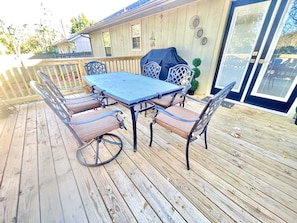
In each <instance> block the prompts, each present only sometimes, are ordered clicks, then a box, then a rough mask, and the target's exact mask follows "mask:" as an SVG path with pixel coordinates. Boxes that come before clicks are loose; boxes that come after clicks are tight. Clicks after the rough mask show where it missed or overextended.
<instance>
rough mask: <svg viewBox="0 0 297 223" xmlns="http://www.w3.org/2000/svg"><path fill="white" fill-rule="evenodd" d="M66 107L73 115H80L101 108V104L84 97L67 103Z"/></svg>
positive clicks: (92, 98)
mask: <svg viewBox="0 0 297 223" xmlns="http://www.w3.org/2000/svg"><path fill="white" fill-rule="evenodd" d="M65 106H66V107H67V109H68V110H69V111H70V112H71V113H73V114H74V113H78V112H82V111H86V110H90V109H94V108H98V107H100V103H99V101H98V100H96V99H95V98H94V97H92V96H90V97H84V98H78V99H71V100H67V99H66V101H65Z"/></svg>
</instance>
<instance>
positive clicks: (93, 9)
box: [0, 0, 137, 30]
mask: <svg viewBox="0 0 297 223" xmlns="http://www.w3.org/2000/svg"><path fill="white" fill-rule="evenodd" d="M136 1H137V0H78V1H75V0H71V1H70V0H6V1H5V3H2V4H1V7H0V20H2V21H3V22H4V23H5V25H6V26H9V25H14V26H22V25H23V24H28V26H29V27H33V26H34V24H36V23H39V21H40V18H42V15H43V14H44V12H47V14H48V17H49V18H50V19H51V21H52V23H53V24H54V25H55V26H61V27H62V25H61V24H62V23H63V26H64V28H65V29H67V30H68V29H70V27H69V26H70V19H71V18H72V17H75V18H77V17H78V16H79V15H80V14H81V13H83V14H84V15H85V16H86V17H87V18H88V19H89V20H91V21H95V22H98V21H100V20H102V19H104V18H106V17H107V16H109V15H111V14H113V13H115V12H117V11H119V10H121V9H123V8H124V7H125V6H128V5H130V4H132V3H134V2H136Z"/></svg>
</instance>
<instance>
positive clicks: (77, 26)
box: [70, 14, 95, 34]
mask: <svg viewBox="0 0 297 223" xmlns="http://www.w3.org/2000/svg"><path fill="white" fill-rule="evenodd" d="M70 21H71V25H72V26H71V34H73V33H76V32H78V31H80V30H83V29H84V28H85V27H89V26H91V25H93V24H95V21H90V20H88V19H87V17H86V16H85V15H84V14H80V15H79V16H78V18H75V17H72V18H71V20H70Z"/></svg>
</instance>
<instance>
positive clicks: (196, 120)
mask: <svg viewBox="0 0 297 223" xmlns="http://www.w3.org/2000/svg"><path fill="white" fill-rule="evenodd" d="M234 85H235V82H232V83H230V84H228V85H227V86H226V87H225V88H223V89H222V90H220V91H219V92H218V93H217V94H215V95H214V96H212V97H211V98H210V100H209V101H208V102H204V104H205V106H204V108H203V110H202V111H201V112H200V113H198V112H195V111H192V110H189V109H187V108H184V107H181V106H171V107H168V108H166V109H164V108H163V107H160V106H155V109H156V113H155V115H154V116H153V120H152V122H151V123H150V144H149V146H151V145H152V141H153V124H155V123H157V124H159V125H161V126H163V127H164V128H166V129H168V130H170V131H172V132H174V133H175V134H177V135H179V136H181V137H183V138H184V139H186V140H187V144H186V162H187V169H188V170H189V169H190V163H189V145H190V143H191V142H193V141H194V140H196V139H198V138H200V136H201V135H203V134H204V143H205V148H206V149H207V137H206V133H207V127H208V124H209V122H210V120H211V117H212V116H213V114H214V113H215V111H216V110H217V108H218V107H219V106H220V104H221V103H222V102H223V100H224V99H225V98H226V97H227V95H228V94H229V92H230V91H231V89H232V88H233V87H234ZM186 97H187V98H189V99H190V100H193V101H194V102H195V101H196V102H202V101H200V100H197V99H195V98H192V97H189V96H186Z"/></svg>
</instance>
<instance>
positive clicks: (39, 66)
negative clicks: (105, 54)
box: [0, 56, 141, 104]
mask: <svg viewBox="0 0 297 223" xmlns="http://www.w3.org/2000/svg"><path fill="white" fill-rule="evenodd" d="M140 58H141V57H140V56H135V57H110V58H93V57H92V58H71V59H46V60H36V59H33V60H13V61H7V62H5V64H1V67H0V69H1V70H0V92H1V100H2V101H5V102H7V103H10V104H16V103H21V102H27V101H31V100H36V99H37V98H38V97H37V96H36V95H35V93H34V92H33V91H32V89H31V88H30V85H29V82H30V80H37V81H40V79H39V77H38V75H37V70H40V71H42V72H44V73H46V74H48V75H49V76H50V77H51V79H52V80H53V81H54V83H55V84H57V86H58V87H59V88H61V89H62V88H75V87H78V86H83V85H85V83H84V80H83V76H84V75H86V72H85V69H84V64H85V63H87V62H89V61H92V60H98V61H100V62H102V63H105V64H106V67H107V70H108V72H118V71H125V72H130V73H135V74H140V72H141V70H140ZM2 63H3V61H2Z"/></svg>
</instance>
